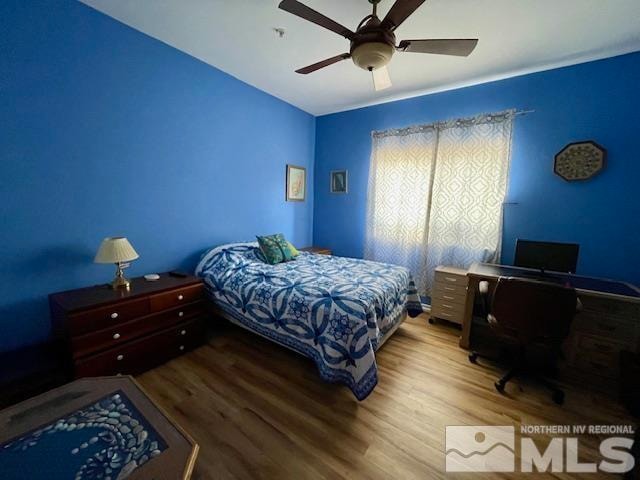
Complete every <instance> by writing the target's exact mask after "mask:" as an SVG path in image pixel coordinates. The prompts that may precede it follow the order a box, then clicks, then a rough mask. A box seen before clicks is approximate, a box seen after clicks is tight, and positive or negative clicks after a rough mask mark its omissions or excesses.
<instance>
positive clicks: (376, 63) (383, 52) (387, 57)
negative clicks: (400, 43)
mask: <svg viewBox="0 0 640 480" xmlns="http://www.w3.org/2000/svg"><path fill="white" fill-rule="evenodd" d="M393 52H395V48H394V47H393V45H389V44H388V43H382V42H367V43H362V44H360V45H358V46H357V47H355V48H354V49H353V51H352V52H351V58H352V59H353V63H355V64H356V65H357V66H358V67H360V68H362V69H364V70H377V69H378V68H382V67H384V66H386V65H387V64H388V63H389V62H390V61H391V57H393Z"/></svg>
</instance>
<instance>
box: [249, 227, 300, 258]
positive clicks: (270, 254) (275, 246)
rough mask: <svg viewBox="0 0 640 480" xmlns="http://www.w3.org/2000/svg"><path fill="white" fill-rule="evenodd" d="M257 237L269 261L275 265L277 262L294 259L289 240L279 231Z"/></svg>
mask: <svg viewBox="0 0 640 480" xmlns="http://www.w3.org/2000/svg"><path fill="white" fill-rule="evenodd" d="M256 238H257V239H258V244H259V245H260V250H261V251H262V254H263V255H264V258H265V260H266V262H267V263H270V264H271V265H275V264H276V263H281V262H287V261H289V260H291V259H293V253H292V252H291V248H289V242H287V240H286V239H285V238H284V235H283V234H281V233H278V234H276V235H267V236H264V237H256Z"/></svg>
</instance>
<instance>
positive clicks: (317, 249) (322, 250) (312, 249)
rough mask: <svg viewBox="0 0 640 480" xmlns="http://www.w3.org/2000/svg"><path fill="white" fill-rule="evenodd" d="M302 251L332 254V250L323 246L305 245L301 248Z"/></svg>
mask: <svg viewBox="0 0 640 480" xmlns="http://www.w3.org/2000/svg"><path fill="white" fill-rule="evenodd" d="M300 251H301V252H309V253H315V254H316V255H332V253H331V250H330V249H328V248H323V247H305V248H301V249H300Z"/></svg>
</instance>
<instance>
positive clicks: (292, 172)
mask: <svg viewBox="0 0 640 480" xmlns="http://www.w3.org/2000/svg"><path fill="white" fill-rule="evenodd" d="M286 192H287V195H286V198H287V202H304V201H305V198H306V196H307V169H306V168H304V167H297V166H295V165H287V180H286Z"/></svg>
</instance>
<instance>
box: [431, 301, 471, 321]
mask: <svg viewBox="0 0 640 480" xmlns="http://www.w3.org/2000/svg"><path fill="white" fill-rule="evenodd" d="M430 316H431V317H432V318H441V319H442V320H448V321H450V322H454V323H459V324H462V320H463V317H464V308H463V309H462V310H456V309H448V308H443V307H442V306H441V305H431V314H430Z"/></svg>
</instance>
